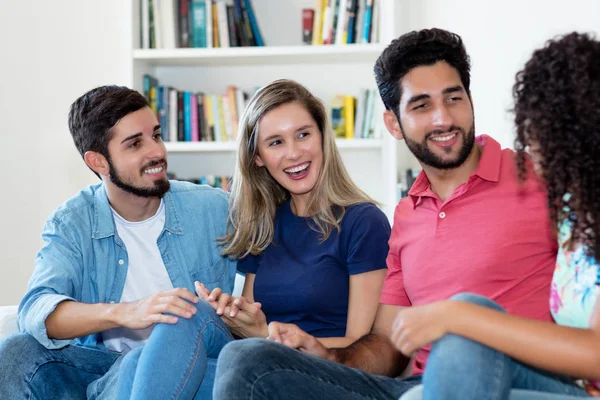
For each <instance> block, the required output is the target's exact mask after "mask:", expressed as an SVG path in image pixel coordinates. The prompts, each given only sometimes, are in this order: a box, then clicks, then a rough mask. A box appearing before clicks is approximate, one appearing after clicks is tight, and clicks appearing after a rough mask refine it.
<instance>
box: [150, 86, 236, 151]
mask: <svg viewBox="0 0 600 400" xmlns="http://www.w3.org/2000/svg"><path fill="white" fill-rule="evenodd" d="M144 95H145V96H146V98H147V99H148V101H149V102H150V108H152V110H153V111H154V112H155V113H156V116H157V118H158V120H159V123H160V125H161V127H162V137H163V141H165V142H199V141H206V142H227V141H234V140H235V139H236V138H237V131H238V120H239V117H240V116H241V115H242V111H243V110H244V108H245V107H246V102H247V101H248V94H246V93H244V92H243V91H242V90H240V89H239V88H238V87H236V86H233V85H230V86H228V87H227V90H226V93H224V94H208V93H203V92H196V93H194V92H190V91H181V90H177V89H175V88H172V87H169V86H162V85H159V84H158V80H157V79H156V78H154V77H152V76H150V75H144Z"/></svg>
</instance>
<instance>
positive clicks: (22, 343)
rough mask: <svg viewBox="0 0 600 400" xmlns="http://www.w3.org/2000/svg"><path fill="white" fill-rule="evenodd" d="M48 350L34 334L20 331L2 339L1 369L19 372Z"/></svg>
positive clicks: (0, 347)
mask: <svg viewBox="0 0 600 400" xmlns="http://www.w3.org/2000/svg"><path fill="white" fill-rule="evenodd" d="M45 351H47V350H46V348H45V347H44V346H42V345H41V344H40V342H38V341H37V340H36V339H35V338H34V337H33V336H31V335H28V334H26V333H19V334H16V335H12V336H9V337H7V338H6V339H4V340H1V341H0V371H2V374H5V373H12V374H18V373H19V372H20V371H21V369H22V367H26V366H28V365H30V364H31V363H33V362H34V361H35V359H36V357H38V356H40V355H41V354H42V353H43V352H45Z"/></svg>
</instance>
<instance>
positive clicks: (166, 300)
mask: <svg viewBox="0 0 600 400" xmlns="http://www.w3.org/2000/svg"><path fill="white" fill-rule="evenodd" d="M157 304H172V305H173V306H175V307H177V308H181V309H183V310H185V311H187V312H189V313H191V315H193V314H196V312H197V311H198V310H197V308H196V307H195V306H194V305H193V304H190V303H188V302H187V301H185V300H183V299H182V298H181V297H177V296H164V297H160V298H159V299H158V300H157ZM191 315H190V316H191Z"/></svg>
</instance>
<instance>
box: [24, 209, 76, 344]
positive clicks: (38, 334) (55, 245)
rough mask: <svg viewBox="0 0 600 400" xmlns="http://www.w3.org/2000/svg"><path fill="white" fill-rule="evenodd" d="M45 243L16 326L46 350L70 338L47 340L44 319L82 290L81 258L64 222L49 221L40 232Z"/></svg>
mask: <svg viewBox="0 0 600 400" xmlns="http://www.w3.org/2000/svg"><path fill="white" fill-rule="evenodd" d="M42 239H43V240H44V246H43V247H42V249H41V250H40V251H39V253H38V254H37V257H36V260H35V269H34V271H33V274H32V276H31V279H30V280H29V285H28V287H27V293H26V294H25V297H24V298H23V300H22V301H21V304H20V305H19V315H18V321H19V328H20V330H21V332H25V333H28V334H30V335H32V336H33V337H34V338H36V339H37V340H38V342H40V343H41V344H42V345H43V346H44V347H46V348H47V349H59V348H62V347H65V346H67V345H68V344H70V343H71V342H72V340H56V339H50V338H49V337H48V333H47V331H46V318H47V317H48V315H50V314H51V313H52V312H53V311H54V309H55V308H56V306H57V305H58V304H59V303H61V302H63V301H65V300H76V298H77V297H78V295H77V294H78V293H81V285H82V267H83V257H82V253H81V251H80V247H79V246H78V245H77V244H76V242H75V240H73V236H72V235H70V234H69V232H68V230H67V229H66V228H65V226H64V225H63V224H61V223H60V222H58V221H56V220H49V221H48V222H46V225H45V226H44V232H43V233H42Z"/></svg>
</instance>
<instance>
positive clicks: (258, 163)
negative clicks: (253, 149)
mask: <svg viewBox="0 0 600 400" xmlns="http://www.w3.org/2000/svg"><path fill="white" fill-rule="evenodd" d="M254 163H255V164H256V165H257V166H258V167H264V166H265V163H264V162H263V160H262V158H260V156H259V155H258V154H257V155H256V158H255V159H254Z"/></svg>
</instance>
